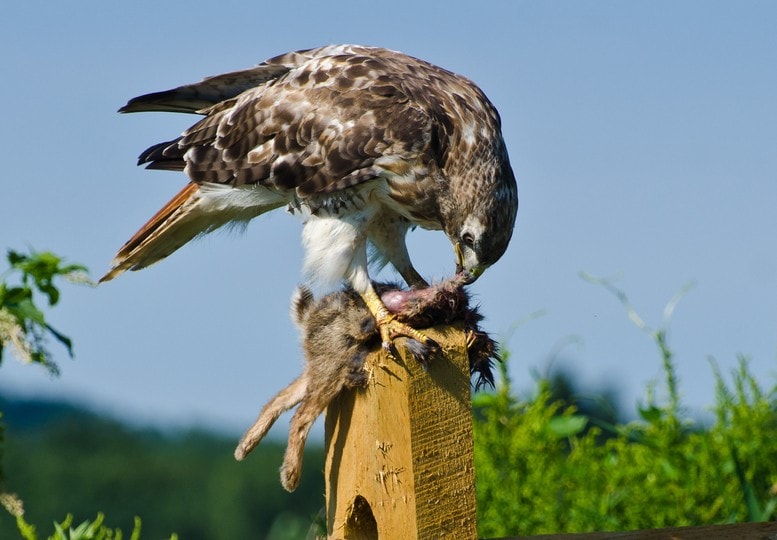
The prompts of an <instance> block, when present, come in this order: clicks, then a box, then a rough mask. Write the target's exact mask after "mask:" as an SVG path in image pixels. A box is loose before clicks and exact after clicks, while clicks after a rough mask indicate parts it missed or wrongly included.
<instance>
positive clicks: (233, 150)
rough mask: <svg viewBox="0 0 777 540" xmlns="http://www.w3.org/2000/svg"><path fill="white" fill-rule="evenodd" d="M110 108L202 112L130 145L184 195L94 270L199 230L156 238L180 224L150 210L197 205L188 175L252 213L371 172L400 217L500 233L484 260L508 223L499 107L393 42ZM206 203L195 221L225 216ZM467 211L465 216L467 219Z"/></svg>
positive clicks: (287, 58) (278, 61)
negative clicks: (177, 173)
mask: <svg viewBox="0 0 777 540" xmlns="http://www.w3.org/2000/svg"><path fill="white" fill-rule="evenodd" d="M121 111H122V112H137V111H174V112H188V113H197V114H200V115H202V116H203V118H202V119H201V120H199V121H198V122H197V123H195V124H194V125H193V126H192V127H190V128H189V129H187V130H186V131H185V132H184V133H183V134H182V135H181V136H180V137H179V138H177V139H175V140H173V141H168V142H165V143H161V144H157V145H154V146H152V147H150V148H149V149H148V150H146V151H145V152H143V154H141V156H140V158H139V163H143V164H146V165H147V166H148V167H149V168H155V169H166V170H183V171H184V172H185V173H186V175H187V176H188V177H189V179H190V181H191V182H192V184H190V185H189V186H188V187H187V188H186V189H185V190H184V191H187V190H188V191H189V192H190V193H189V199H186V200H185V201H184V200H183V199H182V198H181V196H180V195H179V196H177V197H176V198H174V199H173V200H172V201H170V203H168V205H167V206H165V208H164V209H163V210H162V211H160V214H158V215H157V216H155V217H154V218H152V220H151V221H150V222H149V223H147V224H146V225H144V227H143V228H142V229H141V230H140V231H139V232H138V233H137V234H136V235H135V236H134V237H133V239H132V240H130V242H128V244H127V246H129V245H130V244H131V245H132V249H131V250H129V249H127V246H125V248H122V250H121V251H120V252H119V254H118V255H117V258H116V260H115V261H114V265H115V266H114V269H113V270H111V272H109V273H108V274H107V275H106V277H105V279H111V278H112V277H114V276H115V275H117V274H118V273H121V271H123V270H122V269H139V268H143V267H145V266H148V265H149V264H152V263H153V262H155V261H156V260H159V259H161V258H163V257H165V256H167V255H168V254H169V253H166V251H168V250H169V248H170V246H174V245H175V246H176V247H175V249H177V247H180V245H183V243H186V242H187V241H188V240H189V239H191V238H193V237H194V236H196V235H197V234H199V233H194V231H193V230H192V229H191V227H189V228H187V230H186V231H183V232H185V233H186V234H185V235H184V236H186V235H188V236H189V237H188V238H179V239H177V240H176V241H174V242H173V241H168V240H165V239H164V238H165V236H168V235H179V236H180V235H181V234H182V231H180V230H176V228H175V227H172V228H171V227H165V223H166V221H165V219H162V218H160V215H162V214H165V213H166V214H169V215H176V212H177V213H179V214H180V213H181V212H183V213H186V212H196V213H202V208H198V207H197V205H193V204H192V203H191V200H192V198H196V197H197V195H196V190H197V189H198V188H197V186H209V185H222V186H224V187H225V188H235V189H238V188H241V189H242V190H243V191H241V194H242V195H241V197H240V201H239V203H236V204H238V205H239V206H240V209H239V211H238V212H237V215H238V219H246V218H248V219H250V217H253V216H255V215H258V214H259V213H261V212H263V211H266V210H268V209H270V208H276V207H278V206H281V205H283V204H289V205H290V207H292V208H299V207H300V205H308V206H309V207H310V209H311V212H312V213H313V214H316V213H317V210H318V209H319V208H326V209H328V210H331V209H332V208H335V209H340V208H341V207H348V208H351V207H355V206H357V201H363V200H365V193H366V192H363V191H354V190H356V189H357V188H358V187H359V186H363V185H367V184H368V183H369V185H371V186H377V184H374V183H371V181H372V180H380V181H381V182H384V183H385V184H384V185H385V188H380V189H381V190H384V191H385V192H386V193H387V194H388V197H389V199H387V200H384V201H382V202H381V203H380V204H381V205H382V207H383V208H384V209H385V210H386V211H390V212H391V213H393V214H395V215H397V216H400V217H401V219H404V220H407V221H408V222H409V223H411V224H417V225H420V226H422V227H426V228H432V229H443V230H445V232H446V234H448V236H449V237H450V238H451V239H452V240H454V237H456V238H458V236H460V235H461V234H462V228H463V227H469V228H470V229H472V228H473V227H474V228H475V229H477V230H480V229H479V228H484V227H485V228H489V229H492V230H494V231H499V234H496V235H489V237H488V238H484V240H483V242H484V244H483V249H484V250H485V251H487V253H485V254H484V255H485V257H484V261H482V262H483V263H485V264H491V263H493V262H494V261H495V260H496V259H498V258H499V257H500V256H501V254H502V253H503V252H504V249H505V248H506V246H507V242H508V241H509V237H510V234H511V232H512V226H513V222H514V219H515V211H516V208H517V195H516V189H515V180H514V178H513V175H512V171H511V169H510V166H509V161H508V158H507V152H506V149H505V147H504V142H503V141H502V136H501V131H500V129H501V128H500V120H499V116H498V114H497V112H496V109H494V107H493V106H492V105H491V103H490V102H489V101H488V99H487V98H486V97H485V95H484V94H483V93H482V91H481V90H480V89H479V88H478V87H477V86H476V85H475V84H473V83H472V82H471V81H470V80H468V79H466V78H464V77H461V76H459V75H456V74H454V73H451V72H449V71H447V70H444V69H442V68H439V67H437V66H434V65H432V64H429V63H427V62H424V61H422V60H418V59H416V58H412V57H409V56H406V55H403V54H401V53H397V52H394V51H389V50H386V49H378V48H371V47H360V46H350V45H338V46H329V47H322V48H318V49H310V50H307V51H298V52H293V53H287V54H284V55H281V56H278V57H275V58H272V59H270V60H267V61H266V62H264V63H262V64H260V65H258V66H256V67H254V68H251V69H247V70H243V71H236V72H233V73H227V74H224V75H218V76H216V77H210V78H207V79H205V80H203V81H201V82H199V83H195V84H190V85H185V86H181V87H178V88H175V89H172V90H167V91H164V92H157V93H153V94H147V95H145V96H140V97H137V98H134V99H132V100H131V101H130V102H129V103H128V104H127V105H126V106H125V107H123V108H122V109H121ZM192 186H194V187H192ZM250 187H254V188H255V191H252V192H251V195H250V196H251V197H253V199H252V201H251V202H246V200H247V198H248V195H245V194H246V193H248V192H247V191H245V189H246V188H250ZM359 189H361V188H359ZM182 194H183V192H182ZM224 197H232V199H233V200H237V197H236V196H233V195H224ZM329 197H334V198H333V199H331V200H330V199H329ZM360 197H361V199H360ZM374 197H375V195H374V194H373V195H370V196H369V197H367V198H368V199H370V200H372V199H374ZM224 200H226V199H224ZM187 201H188V207H187V206H186V205H187ZM333 201H334V202H333ZM233 202H234V201H233ZM214 204H215V203H214ZM247 204H255V205H256V208H254V209H253V210H250V211H249V210H246V209H245V208H244V207H245V206H246V205H247ZM359 204H361V203H359ZM200 206H201V207H203V208H204V206H203V205H200ZM211 206H214V205H211ZM215 206H219V204H215ZM219 207H220V206H219ZM186 208H188V210H187V209H186ZM209 208H210V207H209ZM226 210H227V211H228V210H229V209H228V208H227V209H226ZM208 215H209V217H208V218H203V217H202V216H198V217H197V219H193V218H192V219H190V220H189V221H191V222H192V223H194V222H196V223H198V224H199V225H202V226H204V227H205V228H204V230H203V231H200V232H207V231H209V230H213V229H214V228H216V227H218V226H220V225H223V224H224V223H225V221H224V219H223V216H219V215H218V212H216V211H215V210H213V209H212V208H211V209H210V210H209V214H208ZM470 215H477V224H476V225H472V223H470V224H469V225H465V221H466V218H467V216H470ZM230 219H232V218H231V217H230ZM208 220H213V223H212V224H209V222H208ZM160 227H161V229H160V230H158V231H157V230H156V229H159V228H160ZM162 229H164V230H162ZM404 230H406V227H405V229H403V230H402V235H404ZM368 236H369V235H368ZM155 242H163V243H164V244H165V247H164V249H157V248H155V247H154V245H153V244H154V243H155ZM401 242H402V247H403V246H404V240H403V239H402V240H401ZM395 247H396V246H395ZM389 259H391V257H390V256H389Z"/></svg>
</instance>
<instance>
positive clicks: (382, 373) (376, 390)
mask: <svg viewBox="0 0 777 540" xmlns="http://www.w3.org/2000/svg"><path fill="white" fill-rule="evenodd" d="M424 332H427V334H428V335H429V336H430V337H431V338H433V339H435V340H436V341H437V342H438V343H439V344H440V346H441V349H442V352H441V353H439V354H436V355H434V356H433V358H432V361H431V365H430V366H429V369H428V371H424V369H423V368H422V367H421V366H420V365H419V364H418V362H416V361H415V360H414V359H413V358H412V357H410V356H409V355H408V354H407V353H406V351H405V350H404V349H403V347H402V343H403V340H402V339H398V340H397V341H396V342H395V343H396V345H397V346H398V349H399V356H400V357H399V358H398V359H397V360H391V359H388V358H387V357H386V355H385V353H384V352H383V351H379V352H377V353H374V354H372V355H371V356H370V357H369V358H368V359H367V362H366V366H367V369H368V370H370V384H369V387H368V388H366V389H361V390H354V391H349V392H344V393H343V394H342V395H341V396H340V397H339V398H338V399H336V400H335V401H334V402H333V403H332V404H331V405H330V406H329V408H328V409H327V413H326V427H325V430H326V470H325V477H326V505H327V534H328V537H329V538H330V539H343V540H352V539H372V538H380V539H386V540H393V539H395V538H401V539H403V540H404V539H408V540H412V539H425V538H456V539H464V540H466V539H476V538H477V531H476V523H475V470H474V465H473V442H472V407H471V398H470V376H469V361H468V358H467V348H466V341H465V336H464V332H463V331H462V329H461V327H460V326H448V327H440V328H435V329H429V330H424Z"/></svg>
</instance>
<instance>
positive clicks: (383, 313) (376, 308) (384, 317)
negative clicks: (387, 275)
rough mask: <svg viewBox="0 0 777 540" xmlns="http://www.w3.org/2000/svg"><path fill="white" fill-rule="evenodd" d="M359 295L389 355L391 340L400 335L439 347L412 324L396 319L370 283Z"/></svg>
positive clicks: (390, 352) (390, 353)
mask: <svg viewBox="0 0 777 540" xmlns="http://www.w3.org/2000/svg"><path fill="white" fill-rule="evenodd" d="M360 295H361V297H362V299H363V300H364V302H365V303H366V304H367V308H369V310H370V313H372V315H373V317H375V322H376V323H377V325H378V329H379V330H380V339H381V341H382V342H383V348H384V349H386V351H388V353H389V355H392V356H393V354H392V350H391V349H392V345H391V343H392V341H393V340H394V338H396V337H400V336H404V337H409V338H412V339H414V340H416V341H418V342H420V343H423V344H424V345H427V346H429V347H434V348H439V345H438V344H437V342H435V341H434V340H433V339H431V338H430V337H428V336H427V335H426V334H424V333H423V332H419V331H418V330H416V329H415V328H413V327H412V326H409V325H407V324H405V323H403V322H400V321H398V320H397V316H396V315H394V314H393V313H391V312H390V311H389V310H388V308H387V307H386V306H385V304H383V301H382V300H381V299H380V296H378V294H377V293H376V292H375V289H373V288H372V285H370V286H369V287H368V288H367V290H366V291H365V292H363V293H360Z"/></svg>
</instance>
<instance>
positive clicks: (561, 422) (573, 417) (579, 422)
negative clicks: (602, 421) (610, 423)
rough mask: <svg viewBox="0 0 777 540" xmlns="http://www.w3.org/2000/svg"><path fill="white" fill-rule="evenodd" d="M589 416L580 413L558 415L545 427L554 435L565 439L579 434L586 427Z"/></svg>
mask: <svg viewBox="0 0 777 540" xmlns="http://www.w3.org/2000/svg"><path fill="white" fill-rule="evenodd" d="M587 424H588V417H586V416H583V415H579V414H570V415H567V416H556V417H554V418H551V419H550V420H549V421H548V423H547V425H546V426H545V429H546V430H547V431H548V432H549V433H550V434H551V435H553V436H555V437H558V438H559V439H563V438H565V437H572V436H574V435H577V434H578V433H580V432H581V431H583V430H584V429H585V426H586V425H587Z"/></svg>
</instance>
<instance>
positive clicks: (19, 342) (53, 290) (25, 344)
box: [0, 250, 91, 375]
mask: <svg viewBox="0 0 777 540" xmlns="http://www.w3.org/2000/svg"><path fill="white" fill-rule="evenodd" d="M6 258H7V260H8V264H9V266H10V267H9V268H8V270H6V271H5V272H3V273H2V274H0V362H2V360H3V352H4V350H5V348H6V347H9V346H10V347H11V348H12V350H13V351H14V352H15V354H16V356H17V357H18V358H19V359H20V360H22V361H24V362H28V363H35V364H39V365H41V366H43V367H45V368H46V369H48V370H49V372H51V373H52V374H55V375H56V374H57V373H58V368H57V365H56V363H54V361H53V360H52V359H51V355H50V354H49V351H48V350H47V349H46V347H45V343H46V338H47V337H48V336H52V337H53V338H54V339H55V340H57V341H58V342H59V343H61V344H62V345H64V347H65V348H66V349H67V352H68V354H69V355H70V356H71V357H72V355H73V342H72V341H71V340H70V338H69V337H67V336H66V335H64V334H63V333H61V332H60V331H58V330H57V329H55V328H54V327H53V326H51V325H50V324H49V323H48V322H47V321H46V316H45V314H44V313H43V310H42V309H41V308H40V307H39V304H40V301H39V299H38V296H39V295H42V296H44V297H45V299H46V301H47V303H48V305H49V307H52V306H55V305H56V304H57V302H59V296H60V294H59V289H58V288H57V287H56V286H55V284H54V280H55V279H56V278H59V277H61V278H65V279H67V280H70V281H74V282H79V283H91V281H90V280H89V278H88V277H87V275H86V267H84V266H82V265H80V264H64V263H63V260H62V259H61V258H60V257H58V256H57V255H54V254H53V253H51V252H49V251H43V252H35V251H32V252H30V254H29V255H24V254H22V253H19V252H17V251H13V250H9V251H8V253H7V257H6Z"/></svg>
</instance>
